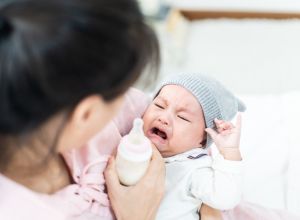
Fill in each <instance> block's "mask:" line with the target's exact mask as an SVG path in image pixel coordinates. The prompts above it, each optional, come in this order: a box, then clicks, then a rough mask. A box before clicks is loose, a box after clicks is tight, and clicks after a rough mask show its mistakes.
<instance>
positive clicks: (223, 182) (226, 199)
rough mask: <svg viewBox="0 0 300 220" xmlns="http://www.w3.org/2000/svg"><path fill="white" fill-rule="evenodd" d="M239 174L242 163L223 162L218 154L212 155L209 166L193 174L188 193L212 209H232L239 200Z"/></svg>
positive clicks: (240, 177) (240, 176)
mask: <svg viewBox="0 0 300 220" xmlns="http://www.w3.org/2000/svg"><path fill="white" fill-rule="evenodd" d="M203 159H207V160H211V159H212V158H210V157H207V158H203ZM241 174H242V161H230V160H225V159H224V158H223V156H222V155H220V154H218V155H214V158H213V159H212V162H211V166H207V167H205V168H200V169H199V170H196V171H195V172H194V173H193V175H192V178H191V185H190V193H191V194H192V196H193V197H195V198H197V199H199V200H201V201H202V202H203V203H205V204H207V205H208V206H211V207H212V208H215V209H219V210H228V209H232V208H234V207H235V206H236V205H237V204H238V203H239V202H240V200H241V196H242V192H241V191H242V190H241V182H242V175H241Z"/></svg>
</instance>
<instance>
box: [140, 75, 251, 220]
mask: <svg viewBox="0 0 300 220" xmlns="http://www.w3.org/2000/svg"><path fill="white" fill-rule="evenodd" d="M156 94H157V95H156V97H155V98H154V100H153V101H152V103H151V104H150V105H149V107H148V108H147V110H146V112H145V113H144V115H143V120H144V132H145V134H146V136H147V137H148V138H149V139H150V140H151V142H152V143H153V144H154V145H155V146H156V147H157V149H158V150H159V151H160V153H161V154H162V156H163V157H164V158H165V162H166V180H167V184H166V193H165V196H164V199H163V201H162V203H161V206H160V209H159V212H158V214H157V217H156V219H162V220H167V219H174V220H175V219H184V220H188V219H199V213H198V210H199V208H200V206H201V204H202V203H205V204H207V205H209V206H211V207H213V208H216V209H220V210H224V209H231V208H233V207H234V206H236V205H237V204H238V203H239V202H240V199H241V186H240V184H241V166H242V162H241V155H240V151H239V139H240V126H241V119H240V116H239V115H238V117H237V122H236V127H235V126H234V125H233V124H231V123H230V122H227V121H229V120H231V119H232V118H233V117H234V116H235V115H236V113H237V112H238V111H244V110H245V106H244V104H243V103H242V102H241V101H240V100H238V99H237V98H236V97H235V96H234V95H233V94H232V93H231V92H229V91H228V90H227V89H226V88H224V87H223V86H222V85H221V84H220V83H219V82H217V81H216V80H214V79H212V78H209V77H207V76H203V75H199V74H182V75H171V76H170V77H169V78H167V79H166V80H165V81H164V82H163V83H162V84H161V85H160V86H159V88H158V92H157V93H156ZM215 126H216V127H215ZM214 128H216V130H214ZM207 133H209V135H207ZM212 141H214V142H215V145H216V146H217V148H218V149H219V152H218V151H216V150H212V155H211V156H209V155H208V152H207V148H208V147H209V146H210V145H211V143H212ZM158 187H159V186H158Z"/></svg>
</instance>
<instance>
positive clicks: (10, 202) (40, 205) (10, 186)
mask: <svg viewBox="0 0 300 220" xmlns="http://www.w3.org/2000/svg"><path fill="white" fill-rule="evenodd" d="M0 194H1V197H0V213H1V214H0V219H10V220H19V219H45V220H50V219H51V220H52V219H58V220H62V219H65V218H64V216H63V215H62V213H59V212H57V211H56V210H55V209H53V208H52V207H51V206H50V205H48V204H47V203H45V201H44V200H43V199H42V196H41V195H40V194H38V193H35V192H33V191H31V190H29V189H27V188H26V187H24V186H22V185H20V184H18V183H16V182H14V181H12V180H10V179H8V178H7V177H5V176H3V175H2V174H0Z"/></svg>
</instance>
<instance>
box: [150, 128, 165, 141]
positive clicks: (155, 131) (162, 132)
mask: <svg viewBox="0 0 300 220" xmlns="http://www.w3.org/2000/svg"><path fill="white" fill-rule="evenodd" d="M151 133H152V134H156V135H157V136H159V137H161V138H162V139H164V140H166V139H167V138H168V136H167V134H166V132H164V131H162V130H160V129H158V128H156V127H154V128H152V129H151Z"/></svg>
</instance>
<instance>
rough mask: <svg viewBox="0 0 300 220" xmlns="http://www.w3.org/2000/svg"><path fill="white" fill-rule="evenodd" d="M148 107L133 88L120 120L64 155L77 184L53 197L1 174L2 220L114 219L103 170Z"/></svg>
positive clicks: (111, 123) (0, 199) (142, 94)
mask: <svg viewBox="0 0 300 220" xmlns="http://www.w3.org/2000/svg"><path fill="white" fill-rule="evenodd" d="M148 104H149V98H147V96H145V95H144V93H142V92H141V91H139V90H136V89H130V90H129V91H128V92H127V94H126V96H125V102H124V104H123V108H122V109H121V111H120V112H119V114H118V115H117V117H115V118H114V120H113V121H111V122H110V123H109V124H108V125H107V126H106V127H105V128H104V129H103V130H102V131H101V132H99V133H98V134H97V135H96V136H95V137H94V138H93V139H92V140H90V141H89V143H88V144H87V145H85V146H83V147H82V148H80V149H76V150H73V151H71V152H68V153H66V154H65V155H64V157H65V160H66V162H67V165H68V167H69V168H70V171H71V174H72V176H73V180H74V182H75V184H71V185H69V186H67V187H65V188H63V189H61V190H60V191H58V192H56V193H55V194H53V195H46V194H39V193H36V192H33V191H31V190H29V189H27V188H25V187H23V186H22V185H20V184H17V183H15V182H13V181H11V180H9V179H8V178H6V177H4V176H3V175H1V174H0V195H1V196H0V219H7V220H8V219H9V220H19V219H20V220H21V219H22V220H23V219H43V220H48V219H49V220H50V219H51V220H53V219H55V220H60V219H68V220H71V219H82V220H83V219H84V220H86V219H90V220H92V219H97V220H99V219H101V220H111V219H114V215H113V213H112V210H111V207H110V204H109V200H108V197H107V194H106V193H105V185H104V183H105V180H104V177H103V171H104V169H105V167H106V163H107V160H108V158H109V157H110V156H111V155H112V153H113V152H114V150H115V149H116V147H117V146H118V143H119V141H120V139H121V137H122V136H123V135H125V134H127V133H128V131H129V130H130V129H131V127H132V121H133V119H134V118H136V117H141V115H142V114H143V113H144V111H145V109H146V107H147V106H148Z"/></svg>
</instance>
